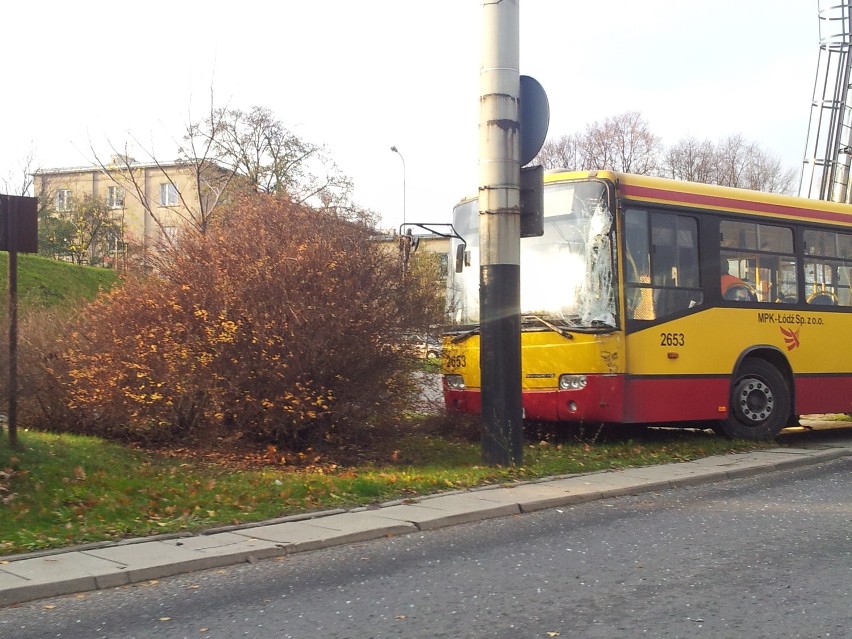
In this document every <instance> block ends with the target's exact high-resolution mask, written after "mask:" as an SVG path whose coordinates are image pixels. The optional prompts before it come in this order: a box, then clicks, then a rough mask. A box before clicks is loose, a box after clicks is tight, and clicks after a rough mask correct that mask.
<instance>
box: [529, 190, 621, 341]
mask: <svg viewBox="0 0 852 639" xmlns="http://www.w3.org/2000/svg"><path fill="white" fill-rule="evenodd" d="M544 216H545V217H544V235H542V236H541V237H530V238H524V239H523V240H522V241H521V312H522V314H524V315H536V316H539V317H544V318H545V319H548V320H550V321H551V322H552V321H554V320H559V321H560V323H565V324H567V325H570V326H578V327H590V328H591V327H601V326H609V327H614V326H615V308H616V306H615V291H614V289H613V278H612V275H613V241H612V237H613V235H612V230H613V228H612V227H613V216H612V212H611V211H610V209H609V204H608V199H607V191H606V186H605V185H604V184H603V183H601V182H573V183H567V184H550V185H547V186H546V187H545V191H544Z"/></svg>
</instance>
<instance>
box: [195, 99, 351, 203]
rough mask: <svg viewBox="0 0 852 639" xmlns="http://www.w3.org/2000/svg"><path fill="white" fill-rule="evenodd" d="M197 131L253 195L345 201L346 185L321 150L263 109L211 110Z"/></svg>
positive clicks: (348, 182) (346, 180)
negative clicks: (242, 180)
mask: <svg viewBox="0 0 852 639" xmlns="http://www.w3.org/2000/svg"><path fill="white" fill-rule="evenodd" d="M197 131H199V132H200V131H204V132H205V133H204V134H202V137H203V135H205V134H206V136H207V143H208V144H209V145H210V149H211V150H212V151H213V153H214V157H215V160H216V161H217V162H218V163H220V164H221V165H222V166H226V167H228V168H229V169H230V170H232V171H234V172H235V173H236V174H238V175H240V176H241V177H242V178H243V179H245V180H246V181H247V182H248V184H249V185H250V187H251V188H253V189H254V190H255V191H258V192H261V193H273V194H278V195H284V196H286V197H287V198H288V199H289V200H290V201H292V202H294V203H296V204H311V205H317V204H320V205H322V203H323V202H341V201H348V200H349V196H350V194H351V191H352V181H351V180H350V179H349V178H348V177H347V176H345V175H343V174H342V173H341V172H340V170H339V169H338V168H337V166H336V165H335V164H334V162H332V161H331V159H330V158H329V156H328V153H327V151H326V149H325V148H324V147H322V146H318V145H316V144H312V143H310V142H308V141H306V140H303V139H302V138H300V137H299V136H297V135H296V134H295V133H293V132H292V131H290V130H289V129H288V128H287V127H285V126H284V125H283V124H282V123H281V122H280V121H279V120H277V119H276V118H275V116H274V115H273V113H272V111H271V110H269V109H267V108H263V107H252V108H251V109H250V110H249V111H242V110H240V109H228V108H220V109H213V110H211V113H210V115H209V116H208V118H207V119H206V120H205V121H204V122H203V123H202V125H201V126H199V127H198V128H197Z"/></svg>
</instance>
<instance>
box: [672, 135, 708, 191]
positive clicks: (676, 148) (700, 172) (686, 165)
mask: <svg viewBox="0 0 852 639" xmlns="http://www.w3.org/2000/svg"><path fill="white" fill-rule="evenodd" d="M717 169H718V166H717V156H716V147H715V146H714V145H713V143H712V142H711V141H710V140H704V141H703V142H702V141H699V140H697V139H696V138H693V137H687V138H683V139H682V140H680V141H679V142H677V143H676V144H674V145H673V146H671V147H669V149H668V150H667V151H666V153H665V158H664V160H663V170H662V171H661V173H662V175H664V176H665V177H670V178H673V179H675V180H686V181H688V182H704V183H705V184H714V183H715V182H716V172H717Z"/></svg>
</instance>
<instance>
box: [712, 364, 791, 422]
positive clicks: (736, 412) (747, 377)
mask: <svg viewBox="0 0 852 639" xmlns="http://www.w3.org/2000/svg"><path fill="white" fill-rule="evenodd" d="M730 406H731V408H730V414H729V416H728V418H727V419H724V420H722V421H721V422H720V423H719V428H720V430H721V431H722V433H724V434H725V435H726V436H728V437H731V438H732V439H772V438H773V437H776V436H777V435H778V433H780V432H781V430H782V429H783V428H784V426H785V425H786V424H787V416H788V415H789V414H790V408H791V407H790V392H789V390H788V388H787V381H786V380H785V379H784V376H783V375H782V374H781V373H780V372H779V371H778V369H777V368H775V367H774V366H773V365H772V364H770V363H769V362H767V361H766V360H762V359H756V358H752V359H748V360H746V361H745V362H743V364H742V365H741V366H740V368H739V370H738V371H737V374H736V376H735V377H734V381H733V384H731V403H730Z"/></svg>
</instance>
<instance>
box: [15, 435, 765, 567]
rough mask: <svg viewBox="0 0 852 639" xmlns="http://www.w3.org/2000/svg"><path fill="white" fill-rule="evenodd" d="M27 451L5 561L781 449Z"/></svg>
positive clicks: (627, 444)
mask: <svg viewBox="0 0 852 639" xmlns="http://www.w3.org/2000/svg"><path fill="white" fill-rule="evenodd" d="M20 444H21V445H20V447H19V448H18V449H16V450H11V449H10V448H9V446H8V443H7V441H6V440H0V555H9V554H15V553H22V552H29V551H34V550H40V549H48V548H58V547H63V546H69V545H75V544H80V543H84V542H92V541H101V540H108V539H120V538H125V537H137V536H147V535H153V534H157V533H165V532H175V531H196V530H200V529H204V528H210V527H214V526H219V525H224V524H237V523H246V522H254V521H262V520H265V519H270V518H274V517H280V516H283V515H288V514H296V513H305V512H310V511H318V510H325V509H329V508H347V507H354V506H358V505H364V504H370V503H377V502H382V501H386V500H390V499H396V498H404V497H415V496H418V495H426V494H432V493H437V492H441V491H447V490H454V489H462V488H469V487H473V486H479V485H483V484H488V483H505V482H514V481H519V480H530V479H534V478H538V477H546V476H552V475H564V474H572V473H582V472H589V471H594V470H601V469H611V468H624V467H629V466H644V465H651V464H660V463H666V462H674V461H687V460H692V459H697V458H700V457H705V456H709V455H715V454H723V453H729V452H735V451H743V450H754V449H758V448H765V447H768V446H772V445H775V444H771V443H769V444H766V443H764V444H761V443H755V442H742V441H739V442H738V441H729V440H725V439H722V438H719V437H714V436H712V435H710V434H707V433H704V432H695V431H660V432H657V433H656V434H653V435H650V436H643V438H642V440H641V441H638V440H636V439H633V438H630V437H624V436H622V437H615V438H614V439H612V440H609V441H595V442H594V443H590V442H588V441H582V440H575V441H570V442H564V443H561V444H553V443H547V442H542V443H536V444H529V445H527V446H526V448H525V450H524V464H523V465H522V466H519V467H507V468H502V467H496V468H495V467H489V466H483V465H482V464H481V463H480V461H479V459H480V447H479V445H478V444H473V443H465V442H460V441H454V440H451V439H447V438H443V437H438V436H436V435H434V434H422V433H421V434H418V433H410V434H408V435H405V436H403V437H401V438H400V439H399V440H398V442H397V448H396V449H395V450H393V451H391V453H390V455H389V459H390V460H389V462H388V463H387V464H375V463H364V464H362V465H359V466H357V467H340V466H336V465H334V464H331V463H322V462H321V460H317V459H311V458H309V457H307V456H305V457H303V458H302V460H301V464H300V465H299V467H292V466H287V465H282V463H281V462H280V459H279V458H277V457H275V456H271V457H270V458H269V460H268V461H266V462H264V460H263V457H262V454H261V457H259V458H256V459H255V460H254V462H253V466H247V465H246V464H242V465H238V466H235V464H233V463H227V462H225V461H223V459H222V458H218V457H217V458H209V457H208V458H205V457H199V456H198V455H195V456H192V457H181V456H174V455H169V456H165V455H161V454H156V453H151V452H146V451H138V450H132V449H129V448H125V447H122V446H120V445H117V444H113V443H109V442H104V441H102V440H100V439H97V438H93V437H81V436H73V435H55V434H46V433H39V432H34V431H25V432H23V433H20Z"/></svg>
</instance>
